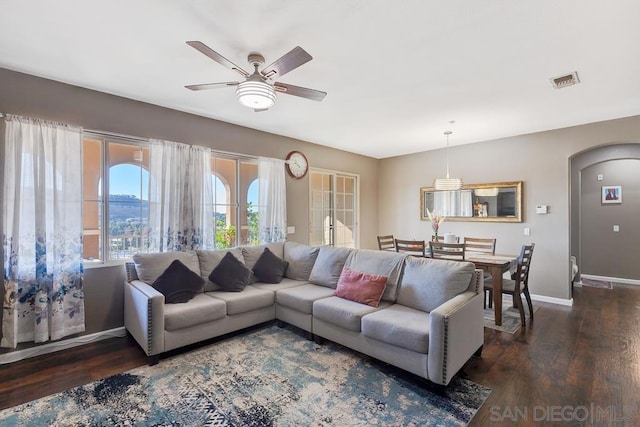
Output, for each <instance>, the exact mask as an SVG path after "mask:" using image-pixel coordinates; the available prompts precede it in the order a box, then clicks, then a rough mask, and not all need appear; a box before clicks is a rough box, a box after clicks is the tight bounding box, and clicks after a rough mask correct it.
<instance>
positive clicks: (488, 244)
mask: <svg viewBox="0 0 640 427" xmlns="http://www.w3.org/2000/svg"><path fill="white" fill-rule="evenodd" d="M464 242H465V243H466V244H467V252H474V253H483V254H491V255H495V254H496V239H484V238H482V239H481V238H478V237H465V238H464Z"/></svg>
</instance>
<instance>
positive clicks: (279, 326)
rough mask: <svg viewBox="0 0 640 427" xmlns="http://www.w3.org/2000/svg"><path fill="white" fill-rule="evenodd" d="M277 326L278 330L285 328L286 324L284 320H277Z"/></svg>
mask: <svg viewBox="0 0 640 427" xmlns="http://www.w3.org/2000/svg"><path fill="white" fill-rule="evenodd" d="M276 325H278V328H284V322H283V321H282V320H276Z"/></svg>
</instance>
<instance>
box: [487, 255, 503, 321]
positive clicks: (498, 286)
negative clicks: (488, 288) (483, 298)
mask: <svg viewBox="0 0 640 427" xmlns="http://www.w3.org/2000/svg"><path fill="white" fill-rule="evenodd" d="M489 271H490V273H491V279H492V281H493V312H494V315H495V318H496V325H497V326H502V267H499V266H494V267H491V268H490V269H489Z"/></svg>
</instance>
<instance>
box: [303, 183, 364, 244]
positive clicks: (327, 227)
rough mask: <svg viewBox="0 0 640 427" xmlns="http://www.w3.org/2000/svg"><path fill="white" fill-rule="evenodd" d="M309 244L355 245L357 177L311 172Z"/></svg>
mask: <svg viewBox="0 0 640 427" xmlns="http://www.w3.org/2000/svg"><path fill="white" fill-rule="evenodd" d="M310 187H311V188H310V192H309V194H310V212H309V217H310V225H309V234H310V235H309V243H310V244H311V245H313V246H324V245H329V246H338V247H346V248H355V247H356V246H357V176H355V175H347V174H341V173H337V172H325V171H314V170H312V171H311V177H310Z"/></svg>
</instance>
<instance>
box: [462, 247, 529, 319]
mask: <svg viewBox="0 0 640 427" xmlns="http://www.w3.org/2000/svg"><path fill="white" fill-rule="evenodd" d="M465 261H469V262H472V263H474V264H475V265H476V268H481V269H483V270H485V271H488V272H489V274H491V278H492V282H493V312H494V314H495V318H496V320H495V322H496V325H498V326H502V275H503V274H504V273H506V272H507V271H512V272H513V271H515V269H516V268H517V266H518V255H491V254H475V253H468V254H467V256H466V258H465Z"/></svg>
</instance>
